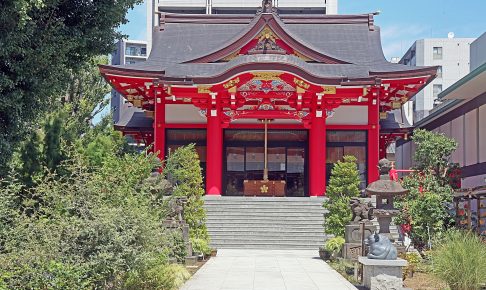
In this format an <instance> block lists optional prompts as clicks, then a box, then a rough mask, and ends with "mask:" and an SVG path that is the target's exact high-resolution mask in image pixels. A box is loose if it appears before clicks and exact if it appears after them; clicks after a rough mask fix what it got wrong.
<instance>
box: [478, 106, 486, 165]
mask: <svg viewBox="0 0 486 290" xmlns="http://www.w3.org/2000/svg"><path fill="white" fill-rule="evenodd" d="M485 124H486V105H483V106H481V107H480V108H479V162H480V163H483V162H486V126H485Z"/></svg>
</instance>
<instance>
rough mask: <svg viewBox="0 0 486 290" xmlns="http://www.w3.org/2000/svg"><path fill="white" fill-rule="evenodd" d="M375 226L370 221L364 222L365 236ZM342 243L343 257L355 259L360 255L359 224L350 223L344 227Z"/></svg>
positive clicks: (369, 233)
mask: <svg viewBox="0 0 486 290" xmlns="http://www.w3.org/2000/svg"><path fill="white" fill-rule="evenodd" d="M375 230H376V227H375V226H374V225H373V224H372V223H366V224H365V237H368V236H370V235H371V234H372V233H373V232H374V231H375ZM344 240H345V241H346V243H345V244H344V249H343V257H344V258H345V259H348V260H353V261H357V260H358V257H359V256H360V255H361V233H360V231H359V224H358V223H352V224H350V225H347V226H346V227H345V232H344Z"/></svg>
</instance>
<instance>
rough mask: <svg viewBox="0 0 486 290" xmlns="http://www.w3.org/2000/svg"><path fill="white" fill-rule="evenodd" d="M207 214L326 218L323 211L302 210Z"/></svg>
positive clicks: (211, 214)
mask: <svg viewBox="0 0 486 290" xmlns="http://www.w3.org/2000/svg"><path fill="white" fill-rule="evenodd" d="M206 216H208V217H225V218H227V219H231V218H233V217H235V218H239V217H245V218H247V217H256V218H257V217H263V218H268V217H279V218H284V219H286V220H292V219H294V218H320V219H324V214H323V213H321V212H315V213H302V212H288V213H286V212H252V211H248V212H244V213H241V212H231V211H228V212H224V211H223V212H220V211H218V212H212V211H211V212H206Z"/></svg>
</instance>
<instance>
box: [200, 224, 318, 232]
mask: <svg viewBox="0 0 486 290" xmlns="http://www.w3.org/2000/svg"><path fill="white" fill-rule="evenodd" d="M207 227H208V229H211V230H212V231H220V230H221V231H224V230H233V231H248V230H256V231H260V230H261V231H263V230H269V231H282V230H284V231H316V230H318V231H324V228H323V227H322V224H307V225H286V224H280V225H275V224H268V225H262V224H252V225H248V224H243V223H240V224H231V223H230V224H217V223H210V224H207Z"/></svg>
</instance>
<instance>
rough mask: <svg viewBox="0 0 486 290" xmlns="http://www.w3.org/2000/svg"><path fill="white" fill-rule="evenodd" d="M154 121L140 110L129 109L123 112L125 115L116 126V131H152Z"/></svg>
mask: <svg viewBox="0 0 486 290" xmlns="http://www.w3.org/2000/svg"><path fill="white" fill-rule="evenodd" d="M152 123H153V120H152V119H151V118H149V117H147V116H146V115H145V113H144V111H142V110H141V109H139V108H135V107H129V108H126V109H125V110H123V115H122V116H121V117H120V120H119V121H118V122H117V123H116V124H115V129H117V130H122V131H131V130H132V131H147V130H149V131H150V130H152Z"/></svg>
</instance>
